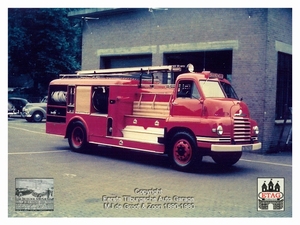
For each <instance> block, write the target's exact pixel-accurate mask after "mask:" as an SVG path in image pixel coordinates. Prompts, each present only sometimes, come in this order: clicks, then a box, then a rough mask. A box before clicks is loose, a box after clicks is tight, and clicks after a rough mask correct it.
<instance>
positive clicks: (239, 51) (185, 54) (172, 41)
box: [69, 8, 292, 153]
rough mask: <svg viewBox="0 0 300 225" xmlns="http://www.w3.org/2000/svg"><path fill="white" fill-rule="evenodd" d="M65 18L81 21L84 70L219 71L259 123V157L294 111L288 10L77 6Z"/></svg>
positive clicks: (276, 136) (290, 15)
mask: <svg viewBox="0 0 300 225" xmlns="http://www.w3.org/2000/svg"><path fill="white" fill-rule="evenodd" d="M69 16H70V17H81V18H82V24H81V25H82V69H95V68H116V67H128V66H149V65H169V64H187V63H193V64H194V66H195V70H196V71H202V69H205V70H210V71H213V72H218V73H223V74H225V76H226V77H227V79H229V80H231V82H232V85H233V86H234V88H235V90H236V92H237V94H238V95H239V97H242V98H243V101H245V102H246V103H247V104H248V106H249V108H250V111H251V117H253V118H254V119H255V120H257V122H258V124H259V127H260V136H259V138H260V141H261V142H262V144H263V148H262V150H261V152H262V153H265V152H268V151H269V150H270V149H271V147H272V145H274V144H276V143H277V140H278V136H279V133H280V130H281V128H280V126H277V125H276V121H278V120H282V119H283V115H284V109H285V108H286V107H284V106H287V107H292V96H291V93H292V92H291V88H292V85H291V82H292V69H291V66H292V9H290V8H270V9H268V8H253V9H252V8H245V9H243V8H235V9H230V8H226V9H221V8H220V9H218V8H213V9H205V8H168V9H162V8H161V9H146V8H145V9H134V8H130V9H121V8H117V9H80V10H74V11H72V12H70V13H69ZM280 71H281V72H280ZM279 81H280V82H279Z"/></svg>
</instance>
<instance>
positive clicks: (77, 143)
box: [68, 121, 87, 152]
mask: <svg viewBox="0 0 300 225" xmlns="http://www.w3.org/2000/svg"><path fill="white" fill-rule="evenodd" d="M68 142H69V145H70V147H71V149H72V151H75V152H83V151H84V150H85V148H86V146H87V138H86V129H85V127H84V125H83V123H82V122H79V121H78V122H75V123H74V124H73V125H72V127H71V132H70V134H69V136H68Z"/></svg>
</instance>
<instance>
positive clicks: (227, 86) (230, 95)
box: [221, 82, 239, 100]
mask: <svg viewBox="0 0 300 225" xmlns="http://www.w3.org/2000/svg"><path fill="white" fill-rule="evenodd" d="M221 84H222V87H223V89H224V91H225V92H226V95H227V98H235V99H237V100H239V98H238V96H237V94H236V93H235V91H234V89H233V87H232V86H231V85H230V84H227V83H225V82H221Z"/></svg>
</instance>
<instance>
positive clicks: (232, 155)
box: [212, 152, 242, 166]
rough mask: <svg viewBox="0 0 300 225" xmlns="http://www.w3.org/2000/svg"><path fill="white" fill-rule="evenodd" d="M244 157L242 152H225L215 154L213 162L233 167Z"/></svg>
mask: <svg viewBox="0 0 300 225" xmlns="http://www.w3.org/2000/svg"><path fill="white" fill-rule="evenodd" d="M241 156H242V152H223V153H214V154H213V155H212V158H213V160H214V161H215V162H216V163H217V164H219V165H221V166H232V165H233V164H235V163H237V162H238V161H239V160H240V158H241Z"/></svg>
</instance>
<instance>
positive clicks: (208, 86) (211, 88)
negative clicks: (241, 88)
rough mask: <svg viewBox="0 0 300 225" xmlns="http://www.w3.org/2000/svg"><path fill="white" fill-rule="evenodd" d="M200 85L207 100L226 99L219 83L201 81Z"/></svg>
mask: <svg viewBox="0 0 300 225" xmlns="http://www.w3.org/2000/svg"><path fill="white" fill-rule="evenodd" d="M199 83H200V86H201V88H202V90H203V93H204V95H205V97H206V98H225V95H224V92H223V90H222V88H221V86H220V84H219V82H218V81H211V80H200V81H199Z"/></svg>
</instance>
